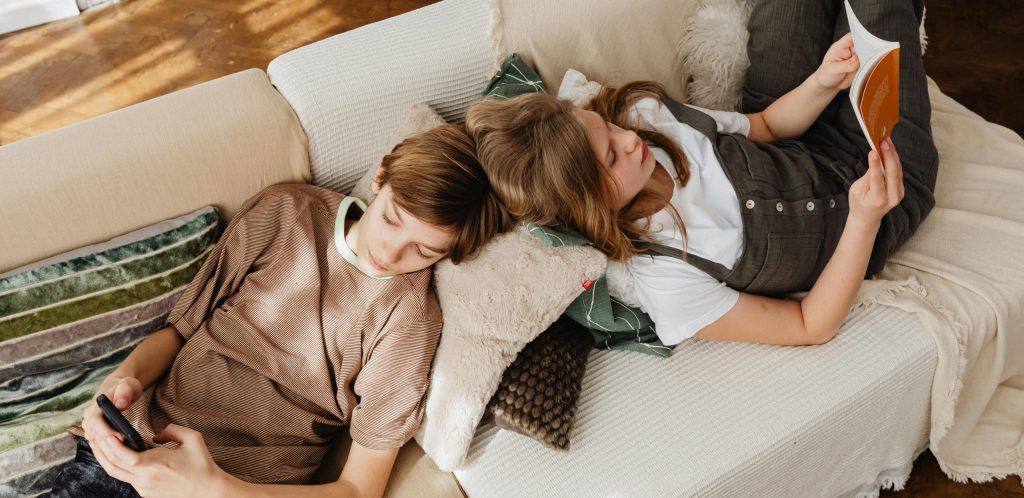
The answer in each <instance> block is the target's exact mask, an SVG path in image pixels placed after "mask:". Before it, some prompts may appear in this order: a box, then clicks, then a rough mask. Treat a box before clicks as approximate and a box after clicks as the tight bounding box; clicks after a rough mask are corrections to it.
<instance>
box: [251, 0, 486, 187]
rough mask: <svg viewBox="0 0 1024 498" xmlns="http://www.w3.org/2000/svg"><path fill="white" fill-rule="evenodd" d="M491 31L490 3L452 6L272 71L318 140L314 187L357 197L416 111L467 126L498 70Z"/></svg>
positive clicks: (295, 55) (336, 39) (296, 56)
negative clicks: (361, 182) (473, 105)
mask: <svg viewBox="0 0 1024 498" xmlns="http://www.w3.org/2000/svg"><path fill="white" fill-rule="evenodd" d="M490 22H491V9H490V6H489V5H488V4H487V2H483V1H478V0H448V1H445V2H440V3H437V4H434V5H430V6H427V7H424V8H421V9H418V10H415V11H412V12H408V13H406V14H403V15H400V16H398V17H392V18H390V19H386V20H384V21H380V22H378V23H375V24H373V25H370V26H365V27H362V28H360V29H356V30H353V31H349V32H346V33H342V34H339V35H336V36H332V37H330V38H327V39H326V40H321V41H319V42H317V43H313V44H311V45H306V46H304V47H301V48H298V49H295V50H292V51H291V52H288V53H286V54H284V55H282V56H280V57H278V58H276V59H274V60H273V61H271V63H270V66H269V68H268V69H267V72H268V73H269V74H270V79H271V81H272V82H273V83H274V85H275V86H276V87H277V89H278V90H279V91H280V92H281V94H282V95H284V97H285V99H287V100H288V102H289V103H290V104H291V106H292V107H293V108H294V109H295V112H296V113H297V114H298V115H299V120H300V121H301V123H302V127H303V129H305V131H306V135H307V136H308V137H309V160H310V166H311V170H312V174H313V183H314V184H316V185H320V186H322V187H327V188H329V189H332V190H336V191H339V192H348V191H349V190H350V189H351V188H352V186H353V185H354V184H355V183H356V180H358V179H359V177H360V176H361V175H362V174H363V172H365V171H366V168H367V167H369V165H370V164H371V163H372V162H373V161H374V160H375V159H376V158H377V155H378V154H379V151H380V150H382V148H383V147H384V145H385V142H386V141H387V140H388V138H389V137H390V136H391V133H392V131H393V130H394V129H395V126H396V125H397V123H398V121H399V120H400V119H401V118H402V116H403V115H404V114H405V112H406V111H407V110H408V109H409V107H410V106H412V105H413V104H417V103H426V104H427V105H429V106H430V107H431V108H433V109H434V110H436V111H437V112H438V113H439V114H440V115H441V116H442V117H444V118H445V119H446V120H447V121H449V122H458V121H461V120H462V116H463V114H465V110H466V107H468V106H469V104H470V102H472V101H473V100H476V99H477V98H479V97H480V93H481V92H483V90H484V87H485V86H486V84H487V81H488V79H489V78H490V77H491V75H492V74H493V71H494V69H495V59H496V56H495V50H494V49H492V47H491V44H490V42H489V38H488V35H487V33H488V29H489V25H490Z"/></svg>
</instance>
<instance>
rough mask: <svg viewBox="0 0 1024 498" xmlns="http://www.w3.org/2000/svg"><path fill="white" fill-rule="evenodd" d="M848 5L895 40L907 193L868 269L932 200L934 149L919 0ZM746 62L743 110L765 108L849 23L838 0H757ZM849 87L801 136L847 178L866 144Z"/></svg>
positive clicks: (897, 132) (863, 165) (860, 170)
mask: <svg viewBox="0 0 1024 498" xmlns="http://www.w3.org/2000/svg"><path fill="white" fill-rule="evenodd" d="M851 5H852V6H853V9H854V12H856V14H857V18H858V19H860V21H861V23H862V24H864V26H865V27H866V28H867V29H868V30H869V31H871V32H872V33H874V34H875V35H876V36H878V37H880V38H882V39H885V40H891V41H898V42H900V47H901V49H900V123H899V124H898V125H896V127H895V128H894V129H893V132H892V139H893V143H894V144H895V146H896V150H897V152H898V153H899V156H900V162H901V163H902V165H903V170H904V182H905V187H906V189H905V190H906V196H905V198H904V200H903V202H902V203H901V204H900V206H898V207H896V208H895V209H893V210H892V211H891V212H890V213H889V214H888V215H886V217H885V218H884V219H883V220H882V225H881V228H880V229H879V233H878V238H877V239H876V242H875V246H874V248H873V249H872V254H871V260H870V261H869V263H868V270H867V275H868V276H871V275H874V274H876V273H878V272H879V271H881V269H882V267H883V266H884V265H885V260H886V258H887V257H888V256H889V255H891V254H892V253H893V252H895V251H896V250H897V249H898V248H899V247H900V246H901V245H902V244H903V243H904V242H906V240H907V239H909V238H910V236H911V235H912V234H913V233H914V231H916V230H917V227H918V226H919V225H920V224H921V222H922V221H923V220H924V218H925V217H926V216H927V215H928V213H929V212H930V211H931V209H932V207H933V206H934V205H935V199H934V195H933V192H934V190H935V178H936V173H937V170H938V153H937V152H936V150H935V144H934V142H933V141H932V135H931V126H930V120H931V103H930V101H929V99H928V88H927V80H926V79H925V75H924V64H923V61H922V59H921V47H920V41H919V32H918V29H919V26H920V20H921V12H922V5H921V0H851ZM748 29H749V31H750V40H749V42H748V44H747V53H748V56H749V57H750V68H749V69H748V71H747V77H746V81H745V85H744V92H743V112H758V111H762V110H764V108H765V107H767V106H768V105H769V104H770V103H771V102H774V101H775V100H776V99H777V98H778V97H780V96H782V95H783V94H785V93H786V92H788V91H789V90H792V89H793V88H796V86H797V85H799V84H800V83H802V82H803V81H804V80H805V79H806V78H807V76H808V75H810V74H811V73H813V72H814V70H815V69H817V68H818V66H819V65H820V64H821V60H822V58H823V57H824V55H825V52H826V51H827V50H828V47H829V46H830V45H831V44H832V42H833V41H835V40H837V39H839V38H840V37H842V36H843V35H845V34H846V33H847V32H848V31H849V23H848V21H847V19H846V11H845V8H844V7H843V4H842V2H840V1H834V0H817V1H812V0H788V1H787V0H762V1H759V2H758V3H757V4H756V5H755V6H754V9H753V11H752V12H751V17H750V21H749V23H748ZM849 98H850V97H849V94H848V93H847V92H842V93H840V94H839V95H838V96H837V97H836V99H835V100H834V101H833V102H832V103H831V104H830V105H829V106H828V107H827V108H826V109H825V110H824V111H823V112H822V114H821V117H819V118H818V120H817V122H815V123H814V124H813V125H812V126H811V128H810V129H809V130H808V131H807V133H805V134H804V136H803V137H801V141H803V142H804V143H806V144H807V145H808V146H809V147H810V149H811V150H812V151H814V152H815V153H816V154H815V157H816V161H817V162H819V163H820V165H821V167H822V168H823V169H825V170H826V171H828V172H830V174H832V175H833V176H834V177H835V179H836V180H838V181H839V182H841V183H843V184H844V185H845V187H847V188H849V185H850V183H852V182H853V181H854V180H856V179H857V178H859V177H860V176H861V175H863V174H864V173H865V172H866V171H867V153H868V151H869V150H870V148H869V146H868V143H867V140H866V139H865V138H864V136H863V132H862V131H861V129H860V125H859V124H858V123H857V118H856V116H855V115H854V114H853V108H852V104H851V103H850V100H849Z"/></svg>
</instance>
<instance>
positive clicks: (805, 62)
mask: <svg viewBox="0 0 1024 498" xmlns="http://www.w3.org/2000/svg"><path fill="white" fill-rule="evenodd" d="M839 7H840V4H839V3H837V2H836V1H835V0H756V1H755V2H754V8H753V11H751V13H750V20H749V21H748V22H747V30H748V31H749V32H750V38H749V40H748V41H747V57H748V58H749V59H750V67H749V68H748V69H747V75H746V80H745V82H744V85H743V106H742V110H743V112H747V113H750V112H760V111H763V110H764V109H765V108H766V107H768V105H769V104H771V103H772V102H774V101H775V100H776V99H778V98H779V97H781V96H782V95H784V94H785V93H786V92H788V91H790V90H792V89H794V88H796V87H797V86H799V85H800V83H802V82H803V81H804V80H805V79H807V77H808V76H810V74H811V73H813V72H814V71H815V70H816V69H818V66H819V65H821V59H822V58H823V57H825V52H826V51H827V50H828V47H829V46H831V45H832V41H833V33H834V31H835V29H834V28H835V25H836V16H837V14H838V8H839Z"/></svg>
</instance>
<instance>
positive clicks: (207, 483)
mask: <svg viewBox="0 0 1024 498" xmlns="http://www.w3.org/2000/svg"><path fill="white" fill-rule="evenodd" d="M153 441H156V442H158V443H166V442H171V441H176V442H178V443H179V445H178V447H177V448H173V449H172V448H164V447H159V448H153V449H151V450H146V451H142V452H135V451H132V450H131V449H130V448H128V447H127V446H125V445H124V444H122V443H121V441H120V440H119V439H114V438H109V437H108V438H104V439H103V440H102V441H99V444H98V445H95V446H93V454H95V455H96V460H97V461H99V462H100V464H101V465H102V466H103V468H104V469H106V470H107V473H108V474H110V476H111V477H113V478H115V479H118V480H121V481H124V482H127V483H128V484H131V485H132V487H133V488H135V491H136V492H138V493H139V494H140V495H142V496H145V497H146V498H159V497H165V496H166V497H171V496H191V497H198V496H228V495H229V493H228V492H227V487H228V486H229V484H230V482H231V481H232V479H233V478H232V477H231V476H230V475H229V474H228V473H227V472H224V471H223V470H222V469H221V468H220V467H218V466H217V464H216V463H215V462H214V461H213V458H212V457H211V456H210V451H209V450H208V449H207V448H206V442H205V441H203V435H202V434H200V433H199V432H197V431H194V430H192V429H188V428H185V427H182V426H180V425H175V424H170V425H168V426H167V427H166V428H164V430H163V432H161V433H160V434H157V435H156V436H154V437H153Z"/></svg>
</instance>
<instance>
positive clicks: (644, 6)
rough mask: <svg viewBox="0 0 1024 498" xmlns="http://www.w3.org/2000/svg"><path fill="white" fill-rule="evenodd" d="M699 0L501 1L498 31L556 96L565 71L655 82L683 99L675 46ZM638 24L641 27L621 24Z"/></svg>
mask: <svg viewBox="0 0 1024 498" xmlns="http://www.w3.org/2000/svg"><path fill="white" fill-rule="evenodd" d="M700 3H701V2H700V1H698V0H641V1H634V2H615V1H611V2H609V1H605V2H593V1H589V0H569V1H563V2H545V1H541V0H495V4H496V5H497V6H498V8H499V9H500V15H501V17H500V19H501V22H500V25H499V26H497V27H496V29H495V32H494V33H493V35H494V36H495V37H496V38H497V41H498V42H499V46H501V47H502V48H503V49H504V50H505V53H506V54H508V53H518V54H519V55H520V56H522V58H523V60H525V61H526V62H527V63H528V64H530V65H531V66H532V67H533V68H534V69H536V70H537V74H539V75H540V76H541V78H542V79H543V80H544V85H545V86H546V87H547V88H548V90H549V91H551V92H552V93H554V92H556V91H557V90H558V83H559V82H560V81H561V79H562V75H564V74H565V71H566V69H569V68H570V67H572V68H576V69H578V70H580V71H581V72H583V73H584V74H586V75H587V76H589V77H591V78H593V79H595V80H597V81H602V82H605V83H607V84H610V85H613V86H615V85H620V84H622V83H626V82H629V81H633V80H654V81H658V82H661V83H663V84H665V85H666V89H667V90H668V93H669V95H670V96H672V97H673V98H675V99H677V100H680V101H683V100H685V96H686V95H685V82H686V80H685V78H684V77H682V74H681V73H680V69H679V67H678V65H677V63H676V60H677V57H676V55H675V54H676V50H677V45H678V44H679V42H680V40H681V39H682V36H683V30H684V28H685V27H686V22H687V20H688V19H690V17H691V15H692V14H693V13H694V12H695V11H696V10H697V8H698V7H699V5H700ZM623 26H640V27H642V29H628V30H627V29H622V27H623Z"/></svg>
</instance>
